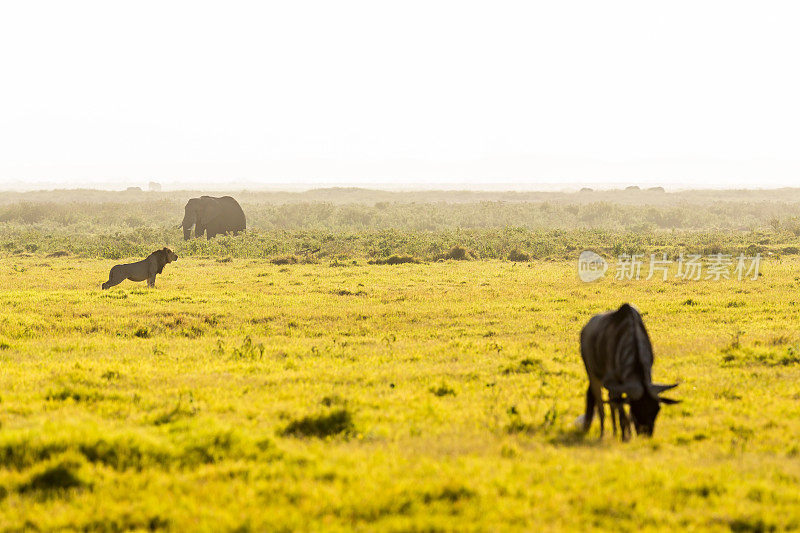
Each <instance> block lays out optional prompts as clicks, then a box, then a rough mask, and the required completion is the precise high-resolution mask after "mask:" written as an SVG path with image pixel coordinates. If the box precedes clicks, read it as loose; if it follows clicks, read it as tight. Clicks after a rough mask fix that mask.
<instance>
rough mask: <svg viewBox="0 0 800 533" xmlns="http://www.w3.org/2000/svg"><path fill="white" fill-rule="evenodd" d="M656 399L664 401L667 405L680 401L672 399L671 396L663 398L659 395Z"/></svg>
mask: <svg viewBox="0 0 800 533" xmlns="http://www.w3.org/2000/svg"><path fill="white" fill-rule="evenodd" d="M658 401H659V402H661V403H665V404H667V405H674V404H676V403H681V401H680V400H673V399H672V398H663V397H661V396H659V397H658Z"/></svg>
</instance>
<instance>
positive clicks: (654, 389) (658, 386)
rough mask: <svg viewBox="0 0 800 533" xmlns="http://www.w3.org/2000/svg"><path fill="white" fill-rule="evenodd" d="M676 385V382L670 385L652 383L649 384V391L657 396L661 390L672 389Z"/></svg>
mask: <svg viewBox="0 0 800 533" xmlns="http://www.w3.org/2000/svg"><path fill="white" fill-rule="evenodd" d="M677 386H678V384H677V383H673V384H672V385H662V384H660V383H653V384H652V385H650V391H651V392H652V393H653V394H655V395H656V396H658V395H659V394H661V393H662V392H664V391H666V390H670V389H674V388H675V387H677Z"/></svg>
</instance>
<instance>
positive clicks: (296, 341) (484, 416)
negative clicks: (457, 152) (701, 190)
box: [0, 253, 800, 531]
mask: <svg viewBox="0 0 800 533" xmlns="http://www.w3.org/2000/svg"><path fill="white" fill-rule="evenodd" d="M28 255H32V256H31V257H24V256H13V257H12V256H10V255H7V256H5V257H4V258H3V259H2V261H0V362H1V364H2V373H0V424H1V425H0V529H3V530H9V529H11V530H14V529H20V530H21V529H36V528H38V529H61V528H67V529H69V528H74V529H80V530H84V529H99V530H125V529H162V528H168V529H174V530H182V531H186V530H208V531H219V530H238V531H247V530H269V531H281V530H287V531H289V530H319V531H322V530H325V531H335V530H353V529H355V530H364V531H373V530H378V529H380V530H397V531H450V530H453V531H456V530H457V531H472V530H475V531H502V530H519V529H524V530H552V529H559V528H574V529H579V530H592V529H597V530H601V529H602V530H629V529H645V530H646V529H653V530H655V529H665V528H680V529H687V530H691V529H716V530H720V531H725V530H733V531H770V530H781V529H788V528H798V527H800V460H798V459H799V458H800V457H798V456H800V337H798V334H797V325H798V323H799V322H800V296H799V295H798V286H799V285H800V260H798V259H797V258H795V257H788V256H787V257H784V258H783V259H772V260H767V261H765V262H764V263H763V264H762V273H763V275H762V276H761V278H760V279H759V280H757V281H752V280H747V281H736V280H733V281H719V282H715V281H705V282H689V281H679V280H670V281H667V282H663V281H660V280H658V281H655V280H653V281H649V282H648V281H644V280H642V281H628V282H620V281H614V280H613V279H606V280H603V281H601V282H597V283H594V284H584V283H581V282H580V281H578V279H577V277H576V274H575V264H574V262H573V261H565V260H557V261H538V260H537V261H531V262H524V263H511V262H507V261H497V260H481V261H444V262H433V263H423V264H402V265H367V264H366V261H365V260H364V259H360V258H359V259H356V260H355V261H351V260H348V261H346V262H344V261H342V262H336V263H334V264H335V265H337V266H330V265H329V264H327V263H326V264H293V265H275V264H272V263H270V262H268V261H267V260H266V259H239V258H233V259H230V258H220V257H213V256H212V257H202V256H197V257H191V258H186V257H182V258H181V259H180V260H179V261H178V262H177V263H175V264H171V265H168V266H167V267H166V268H165V271H164V274H163V275H162V276H160V277H159V278H158V280H157V287H156V288H155V289H147V288H146V287H145V286H144V283H141V284H133V283H131V282H125V283H124V284H122V285H120V286H118V287H115V288H114V289H111V290H109V291H101V290H100V283H101V282H103V281H105V279H106V276H107V273H108V269H109V268H110V267H111V266H112V265H113V264H114V263H115V261H112V260H108V259H105V260H104V259H98V258H75V257H61V258H45V257H44V255H43V254H39V255H37V254H36V253H33V254H28ZM626 301H627V302H631V303H633V304H634V305H636V306H637V307H638V308H639V309H640V311H641V312H642V313H643V315H644V319H645V323H646V325H647V326H648V328H649V331H650V335H651V337H652V339H653V343H654V346H655V352H656V364H655V367H654V377H655V379H656V380H657V381H661V382H670V381H680V382H681V385H680V387H679V388H678V389H676V390H675V391H674V393H673V394H672V396H674V397H677V398H680V399H682V400H683V403H681V404H679V405H677V406H665V407H664V409H663V410H662V414H661V416H660V418H659V420H658V423H657V426H656V432H655V436H654V438H652V439H649V440H647V439H634V440H633V441H631V442H628V443H624V444H623V443H620V442H619V441H617V440H614V439H613V438H612V437H611V435H610V434H609V435H606V437H605V438H604V439H602V440H600V439H599V438H598V430H597V428H596V427H595V428H594V429H593V430H592V432H591V433H590V434H589V435H588V436H586V437H585V438H584V437H582V436H581V435H580V434H578V433H576V432H575V430H574V427H573V421H574V419H575V418H576V417H577V416H578V415H579V414H581V412H582V409H583V396H584V391H585V386H586V378H585V373H584V370H583V367H582V363H581V360H580V356H579V353H578V342H577V338H578V333H579V331H580V328H581V327H582V326H583V324H584V323H585V322H586V321H587V320H588V318H589V317H590V316H591V315H592V314H594V313H596V312H599V311H603V310H606V309H610V308H615V307H617V306H618V305H619V304H620V303H622V302H626Z"/></svg>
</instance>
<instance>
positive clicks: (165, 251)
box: [150, 248, 178, 274]
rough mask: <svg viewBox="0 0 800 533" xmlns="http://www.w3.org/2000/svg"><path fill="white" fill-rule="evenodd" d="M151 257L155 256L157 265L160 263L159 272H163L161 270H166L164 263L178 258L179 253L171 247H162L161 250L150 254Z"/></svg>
mask: <svg viewBox="0 0 800 533" xmlns="http://www.w3.org/2000/svg"><path fill="white" fill-rule="evenodd" d="M150 257H155V260H156V265H158V273H159V274H161V271H162V270H164V265H166V264H167V263H172V262H173V261H177V260H178V254H176V253H175V252H173V251H172V250H170V249H169V248H162V249H161V250H156V251H155V252H153V253H152V254H150Z"/></svg>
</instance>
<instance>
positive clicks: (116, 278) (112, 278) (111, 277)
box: [102, 268, 125, 289]
mask: <svg viewBox="0 0 800 533" xmlns="http://www.w3.org/2000/svg"><path fill="white" fill-rule="evenodd" d="M123 281H125V276H123V275H121V274H120V273H119V271H117V270H114V269H113V268H112V269H111V272H109V273H108V281H106V282H105V283H103V285H102V287H103V289H109V288H111V287H113V286H114V285H119V284H120V283H122V282H123Z"/></svg>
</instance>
